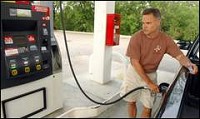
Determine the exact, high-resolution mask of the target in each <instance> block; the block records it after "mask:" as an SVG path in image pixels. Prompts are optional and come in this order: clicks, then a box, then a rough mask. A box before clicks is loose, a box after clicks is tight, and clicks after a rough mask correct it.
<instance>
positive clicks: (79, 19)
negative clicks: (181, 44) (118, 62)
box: [54, 1, 199, 41]
mask: <svg viewBox="0 0 200 119" xmlns="http://www.w3.org/2000/svg"><path fill="white" fill-rule="evenodd" d="M63 6H64V22H65V26H66V30H71V31H83V32H93V29H94V1H67V2H63ZM147 7H156V8H158V9H160V11H161V14H162V22H161V23H162V30H163V31H164V32H166V33H168V34H169V35H170V36H172V37H173V38H174V39H177V40H187V41H191V40H194V38H195V37H196V36H197V34H198V33H199V2H198V1H195V2H187V1H184V2H183V1H182V2H177V1H116V2H115V12H116V13H119V14H120V15H121V27H120V28H121V29H120V33H121V34H123V35H132V34H133V33H135V32H136V31H138V30H140V29H141V25H142V24H141V17H142V16H141V12H142V11H143V10H144V9H145V8H147ZM54 8H55V21H54V23H55V27H56V28H57V29H61V28H62V27H61V22H60V15H59V2H58V1H55V2H54Z"/></svg>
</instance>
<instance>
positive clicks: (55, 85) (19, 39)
mask: <svg viewBox="0 0 200 119" xmlns="http://www.w3.org/2000/svg"><path fill="white" fill-rule="evenodd" d="M50 9H52V8H49V7H47V6H41V5H32V4H31V2H29V1H16V2H15V1H14V2H2V1H1V118H9V117H42V116H45V115H47V114H49V113H51V112H53V111H55V110H56V109H59V108H61V107H62V96H61V79H62V78H61V72H59V73H54V71H53V66H52V64H53V63H52V60H53V59H52V58H53V57H52V54H53V53H54V55H55V48H54V50H52V44H51V33H52V32H51V30H53V29H51V27H50V19H51V17H52V16H51V15H50ZM54 47H55V45H54ZM57 78H58V80H56V79H57ZM55 97H57V98H59V99H55Z"/></svg>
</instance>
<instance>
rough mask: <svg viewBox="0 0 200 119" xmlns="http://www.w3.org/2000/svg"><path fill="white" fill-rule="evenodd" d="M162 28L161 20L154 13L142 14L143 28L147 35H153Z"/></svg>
mask: <svg viewBox="0 0 200 119" xmlns="http://www.w3.org/2000/svg"><path fill="white" fill-rule="evenodd" d="M159 28H160V20H159V19H157V18H156V17H154V16H153V14H147V15H143V16H142V29H143V32H144V33H145V34H146V35H151V34H152V33H154V32H156V31H157V30H159Z"/></svg>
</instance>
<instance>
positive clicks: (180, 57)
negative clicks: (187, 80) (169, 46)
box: [176, 54, 198, 74]
mask: <svg viewBox="0 0 200 119" xmlns="http://www.w3.org/2000/svg"><path fill="white" fill-rule="evenodd" d="M176 59H177V60H178V61H179V63H180V64H181V65H183V66H184V67H186V68H189V67H191V68H192V70H193V71H192V72H191V73H192V74H196V73H197V72H198V67H197V66H196V65H195V64H193V63H192V62H191V61H190V60H189V59H188V58H187V57H186V56H185V55H183V54H181V55H178V56H177V57H176Z"/></svg>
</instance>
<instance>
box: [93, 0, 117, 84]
mask: <svg viewBox="0 0 200 119" xmlns="http://www.w3.org/2000/svg"><path fill="white" fill-rule="evenodd" d="M114 12H115V1H95V16H94V40H93V54H92V55H91V57H90V64H89V65H90V66H89V73H90V77H91V80H94V81H96V82H98V83H101V84H104V83H107V82H109V81H110V79H111V61H112V46H106V45H105V44H106V23H107V22H106V16H107V14H112V13H114Z"/></svg>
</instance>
